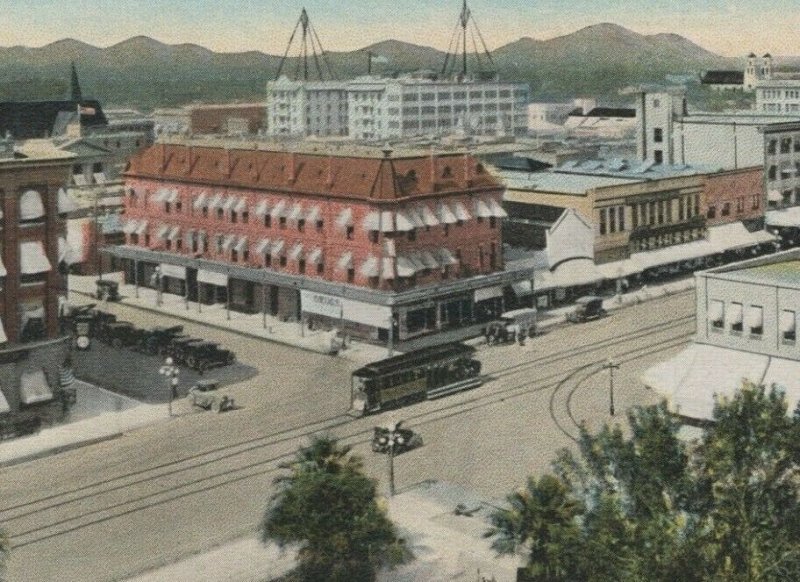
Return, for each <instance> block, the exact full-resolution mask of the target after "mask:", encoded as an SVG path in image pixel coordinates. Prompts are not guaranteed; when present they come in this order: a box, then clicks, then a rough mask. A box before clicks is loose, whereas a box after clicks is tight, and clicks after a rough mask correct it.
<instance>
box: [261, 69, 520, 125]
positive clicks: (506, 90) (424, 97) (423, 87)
mask: <svg viewBox="0 0 800 582" xmlns="http://www.w3.org/2000/svg"><path fill="white" fill-rule="evenodd" d="M528 98H529V88H528V85H526V84H524V83H501V82H497V81H466V82H455V81H433V80H429V79H418V78H410V77H408V78H398V79H386V78H378V77H360V78H357V79H353V80H351V81H345V82H336V81H324V82H319V81H314V82H310V81H309V82H302V81H290V80H289V79H286V78H281V79H278V80H277V81H271V82H269V83H268V84H267V126H268V130H267V131H268V133H269V135H272V136H281V135H287V136H288V135H290V136H314V135H316V136H334V135H338V136H345V135H346V136H349V137H350V138H351V139H357V140H386V139H399V138H410V137H415V136H438V135H448V134H453V133H463V134H465V135H481V136H519V135H525V134H526V133H527V131H528V117H527V107H528Z"/></svg>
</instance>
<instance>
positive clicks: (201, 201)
mask: <svg viewBox="0 0 800 582" xmlns="http://www.w3.org/2000/svg"><path fill="white" fill-rule="evenodd" d="M207 200H208V194H206V193H205V192H201V193H200V194H198V195H197V197H196V198H195V199H194V203H193V204H192V207H193V208H194V209H195V210H200V209H201V208H203V206H205V204H206V201H207Z"/></svg>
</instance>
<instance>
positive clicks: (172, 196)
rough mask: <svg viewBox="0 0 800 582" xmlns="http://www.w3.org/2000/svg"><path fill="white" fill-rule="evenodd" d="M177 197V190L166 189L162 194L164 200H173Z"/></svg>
mask: <svg viewBox="0 0 800 582" xmlns="http://www.w3.org/2000/svg"><path fill="white" fill-rule="evenodd" d="M177 199H178V191H177V190H167V193H166V195H165V196H164V202H169V203H172V202H175V201H176V200H177Z"/></svg>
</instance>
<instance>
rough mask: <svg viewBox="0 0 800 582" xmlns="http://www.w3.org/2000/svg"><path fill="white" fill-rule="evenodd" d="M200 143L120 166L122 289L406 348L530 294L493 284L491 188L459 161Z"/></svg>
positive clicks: (496, 190) (498, 256)
mask: <svg viewBox="0 0 800 582" xmlns="http://www.w3.org/2000/svg"><path fill="white" fill-rule="evenodd" d="M202 143H203V142H196V143H191V142H188V143H172V144H166V143H164V144H156V145H155V146H153V147H151V148H149V149H148V150H146V151H144V152H142V153H141V154H139V155H137V156H136V157H134V158H133V159H132V160H131V163H130V166H129V168H128V170H127V171H126V174H125V175H126V184H125V219H126V222H125V225H124V227H123V230H124V231H125V232H126V237H127V241H126V242H127V244H126V245H125V246H122V247H117V248H116V249H112V251H111V252H113V253H114V254H115V255H116V256H118V257H121V258H123V259H127V278H128V281H129V282H132V283H135V284H138V285H150V284H151V282H152V284H158V285H161V286H162V287H163V289H164V290H166V291H168V292H175V293H180V294H185V295H186V297H187V300H188V301H190V302H191V301H200V302H205V303H210V302H215V301H217V302H218V301H224V302H227V303H228V304H229V306H230V307H231V308H234V309H240V310H243V311H251V312H260V311H261V310H264V311H266V312H267V313H271V314H273V315H276V316H278V317H281V318H283V319H301V318H302V319H304V320H309V321H315V322H321V323H323V324H326V325H331V326H333V325H335V326H337V327H346V328H348V329H349V330H350V331H351V332H353V333H357V334H359V335H362V336H365V337H371V338H374V339H384V338H385V339H389V338H390V337H391V336H393V335H394V334H395V333H396V334H397V335H394V338H395V339H400V340H403V339H407V338H410V337H413V336H415V335H420V334H424V333H429V332H433V331H438V330H442V329H445V328H451V327H464V326H469V325H470V324H472V323H475V322H479V321H483V320H485V319H487V318H490V317H492V316H493V315H494V314H496V313H497V312H498V311H499V310H500V309H502V308H504V307H507V306H509V305H511V304H515V303H517V302H518V299H517V297H516V295H514V294H513V292H512V287H513V285H512V284H513V283H515V282H518V281H521V280H523V279H525V278H527V279H530V273H529V272H527V273H526V272H507V271H504V269H503V263H502V240H501V234H500V233H501V229H500V221H501V219H502V218H503V217H504V216H505V212H504V211H503V209H502V207H501V200H502V194H503V186H502V185H501V184H500V183H499V182H497V181H496V180H495V179H494V178H493V177H492V176H491V175H489V174H488V172H487V171H486V170H485V169H484V167H483V166H482V164H481V163H480V162H479V161H478V160H476V159H475V158H473V157H471V156H469V155H467V154H464V153H459V154H453V153H442V154H438V153H408V154H405V153H396V152H392V151H389V150H386V151H379V150H375V149H373V148H370V149H367V148H360V149H358V150H357V151H356V150H354V149H353V148H352V147H351V148H350V149H349V151H345V150H340V151H331V152H325V153H320V152H314V151H311V150H309V151H307V152H305V153H301V152H291V151H285V150H283V151H281V150H267V149H240V148H241V145H238V146H237V145H229V147H212V146H210V145H201V144H202ZM156 267H158V270H156ZM518 288H519V287H518ZM390 318H391V320H392V321H394V326H392V328H391V329H390V328H389V324H388V322H389V320H390Z"/></svg>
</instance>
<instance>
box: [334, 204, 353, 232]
mask: <svg viewBox="0 0 800 582" xmlns="http://www.w3.org/2000/svg"><path fill="white" fill-rule="evenodd" d="M336 226H338V227H339V228H347V227H348V226H353V209H352V208H345V209H344V210H342V211H341V212H340V213H339V216H337V217H336Z"/></svg>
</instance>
